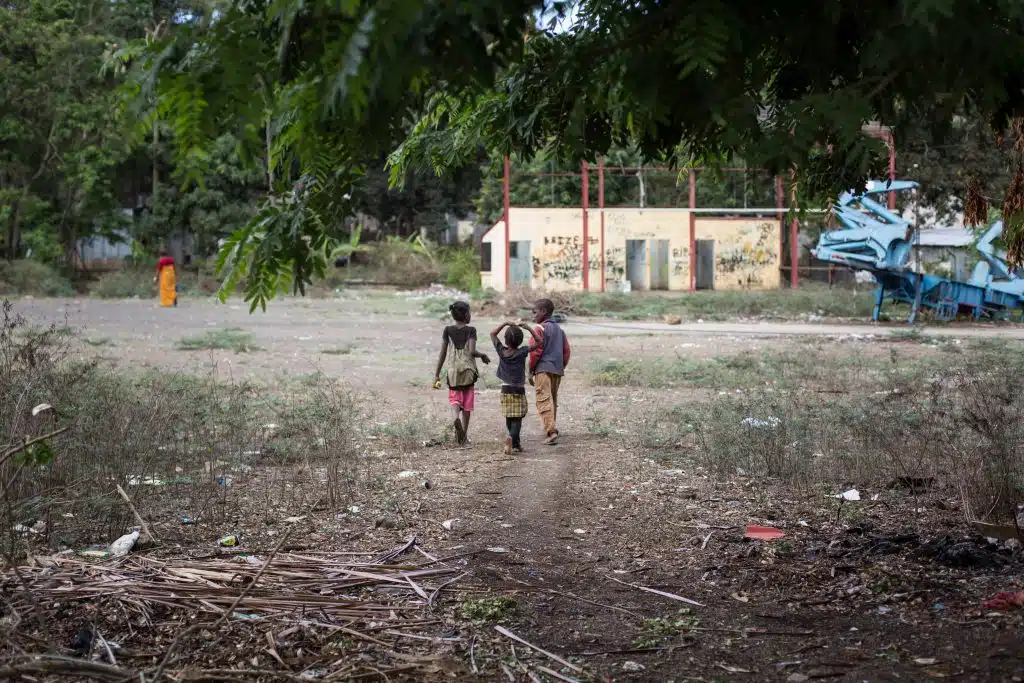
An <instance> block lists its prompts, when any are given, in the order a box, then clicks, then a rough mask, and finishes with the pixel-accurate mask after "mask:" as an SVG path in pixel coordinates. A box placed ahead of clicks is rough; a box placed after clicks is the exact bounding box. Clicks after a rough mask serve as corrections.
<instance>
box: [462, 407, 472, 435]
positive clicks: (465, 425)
mask: <svg viewBox="0 0 1024 683" xmlns="http://www.w3.org/2000/svg"><path fill="white" fill-rule="evenodd" d="M472 415H473V413H471V412H469V411H468V410H463V411H462V431H463V432H464V433H465V435H466V438H467V439H468V438H469V418H470V416H472Z"/></svg>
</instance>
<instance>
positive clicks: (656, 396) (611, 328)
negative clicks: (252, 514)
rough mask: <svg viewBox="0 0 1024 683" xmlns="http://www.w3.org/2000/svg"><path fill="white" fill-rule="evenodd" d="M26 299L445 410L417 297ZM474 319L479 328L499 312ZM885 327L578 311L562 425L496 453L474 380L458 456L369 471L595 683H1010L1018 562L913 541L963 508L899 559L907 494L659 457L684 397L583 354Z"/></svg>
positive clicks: (455, 652)
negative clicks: (654, 435) (964, 559)
mask: <svg viewBox="0 0 1024 683" xmlns="http://www.w3.org/2000/svg"><path fill="white" fill-rule="evenodd" d="M18 306H19V308H20V309H21V310H23V311H25V312H26V313H27V314H29V315H30V316H32V317H33V318H34V319H35V320H37V321H39V322H44V321H52V322H56V323H58V324H64V322H65V321H66V322H67V324H69V325H70V326H72V327H73V328H75V329H76V330H77V334H78V335H79V337H81V338H83V339H88V340H89V343H88V344H83V345H82V348H81V353H83V354H91V355H93V356H100V357H102V358H105V359H108V360H109V361H110V362H111V363H116V364H118V365H122V366H124V367H126V368H138V367H142V366H153V367H157V368H162V369H175V370H188V371H207V370H209V369H210V368H213V367H217V368H218V369H221V368H230V371H231V373H232V375H231V376H233V377H246V378H254V379H259V380H262V381H264V382H266V383H268V384H272V383H275V382H277V381H278V378H283V379H295V378H296V377H299V376H301V375H303V374H306V373H310V372H312V371H319V372H323V373H324V374H326V375H328V376H330V377H339V378H343V379H344V380H345V381H346V382H347V383H348V384H349V385H350V386H353V387H356V388H357V389H358V390H360V391H367V392H373V393H375V394H377V395H379V397H380V398H381V401H380V403H379V405H378V404H376V403H375V404H374V405H375V407H376V409H378V410H379V414H377V415H375V416H374V419H375V420H376V421H377V422H378V424H377V425H376V426H380V427H381V428H382V429H383V428H384V427H385V426H387V425H391V426H395V425H402V424H403V421H406V422H408V421H410V420H411V419H412V418H416V419H419V420H422V421H423V423H422V424H426V425H428V427H432V428H436V427H438V426H440V425H442V424H443V423H444V421H445V417H444V416H445V415H446V406H445V405H444V403H445V402H444V398H443V394H442V392H433V391H431V390H430V389H429V379H430V373H431V371H432V370H431V366H432V364H433V362H434V359H435V358H436V352H437V351H436V349H437V345H438V343H439V340H440V334H441V328H442V326H443V323H442V322H441V321H440V320H438V319H436V318H435V317H432V316H427V315H423V314H422V313H421V306H420V303H419V302H415V301H403V300H396V299H395V298H394V297H375V296H372V295H361V296H360V297H359V298H353V299H347V300H346V299H329V300H282V301H280V302H275V303H274V304H272V305H271V307H270V308H269V310H268V312H267V313H266V314H262V313H260V314H256V315H249V314H248V312H247V310H246V309H245V308H244V307H243V306H241V305H239V304H236V303H232V304H229V305H220V304H216V303H213V302H211V301H204V300H183V304H182V306H181V307H180V308H178V309H175V310H159V309H157V308H156V307H155V306H154V305H153V303H152V302H148V301H97V300H39V301H23V302H19V304H18ZM475 324H476V326H477V328H478V330H479V331H480V335H481V337H483V336H484V335H485V334H486V331H487V330H488V329H489V328H490V326H492V325H493V321H488V320H476V321H475ZM229 327H237V328H241V329H243V330H244V331H246V332H248V333H250V334H251V335H252V337H253V339H254V341H255V343H256V344H258V345H259V346H260V350H259V351H254V352H251V353H244V354H235V353H232V352H230V351H217V352H186V351H181V350H178V349H177V348H176V344H177V342H178V341H179V340H181V339H182V338H183V337H187V336H192V335H198V334H203V333H205V332H207V331H210V330H216V329H224V328H229ZM890 329H906V327H905V326H899V325H894V326H882V325H851V324H844V325H826V324H799V323H787V324H777V323H745V322H737V323H692V324H685V325H680V326H668V325H660V324H655V323H612V322H601V321H593V320H585V321H571V322H569V323H568V324H567V325H566V330H567V333H568V335H569V337H570V339H572V340H573V344H574V361H573V367H572V368H570V373H569V376H568V377H567V382H566V384H565V385H564V391H563V396H562V401H563V406H564V408H563V410H562V411H561V412H560V415H559V420H560V423H561V424H560V427H561V430H562V434H563V439H562V443H561V444H560V445H559V446H557V447H555V448H546V447H543V446H541V445H540V440H541V429H540V425H539V424H538V421H537V416H536V414H535V413H534V412H533V405H532V399H531V413H530V415H529V416H528V417H527V418H526V422H525V425H524V444H525V445H526V446H527V452H526V453H525V454H523V455H522V456H515V457H508V456H504V455H502V454H501V448H500V446H501V442H500V439H501V436H502V432H503V420H502V419H501V418H500V417H499V416H498V411H497V405H498V394H497V392H496V391H495V387H494V385H493V383H490V384H489V383H488V382H483V383H482V386H481V387H480V390H479V393H478V398H477V403H478V409H477V412H476V414H475V415H474V418H473V424H472V428H471V438H472V440H473V444H474V445H473V446H472V447H471V448H470V449H467V450H447V449H445V448H444V447H436V448H427V447H424V448H407V449H403V450H401V451H400V452H394V453H389V454H388V458H389V459H387V460H386V461H385V462H387V467H393V468H394V471H393V472H392V471H388V472H385V473H383V474H381V478H382V481H383V480H386V481H388V482H391V483H392V484H394V482H398V481H401V482H405V483H404V484H400V485H401V486H407V487H408V489H406V490H404V491H403V495H405V497H399V496H397V495H394V496H392V494H393V491H387V492H385V495H387V496H392V500H390V501H389V504H391V505H392V508H391V509H394V507H395V506H398V507H400V509H401V512H402V515H401V516H402V520H401V521H400V523H396V526H394V527H388V529H387V530H386V533H388V534H393V535H394V537H395V538H396V539H400V538H404V537H407V536H408V535H409V534H411V533H415V534H417V536H418V537H419V538H421V539H422V541H423V543H424V546H425V547H429V548H434V549H438V550H439V551H444V552H446V553H450V554H451V555H453V556H455V555H459V554H460V553H465V554H466V555H467V556H468V557H469V558H470V559H467V561H466V564H465V570H466V571H467V572H468V573H469V577H468V578H467V583H471V585H472V587H473V591H475V592H472V593H467V594H466V595H509V596H514V598H515V600H516V604H517V606H516V608H515V609H514V610H513V611H511V612H510V613H509V614H508V615H505V617H503V623H505V624H507V625H508V627H509V628H511V629H512V630H513V631H515V632H516V633H518V634H519V635H521V636H522V637H523V638H525V639H527V640H529V641H530V642H532V643H535V644H537V645H539V646H540V647H543V648H545V649H547V650H549V651H551V652H555V653H557V654H559V655H560V656H563V657H568V656H574V657H576V658H577V660H576V661H579V662H581V663H582V666H583V667H584V668H585V669H586V671H587V672H588V673H593V674H595V675H596V676H598V677H600V678H604V679H605V680H607V679H609V678H614V680H618V681H622V680H636V681H670V680H674V681H682V680H702V681H712V680H718V681H733V680H740V681H759V680H774V681H794V682H795V681H806V680H810V679H825V680H837V681H849V682H851V683H853V682H855V681H856V682H859V681H865V680H869V681H889V680H892V681H896V680H904V681H905V680H926V679H931V678H951V679H954V680H961V681H988V680H1019V678H1017V679H1015V678H1013V677H1014V676H1020V672H1021V671H1024V645H1022V644H1021V642H1020V638H1019V635H1018V633H1019V631H1018V628H1019V626H1020V623H1019V621H1020V620H1019V619H1017V618H1016V617H999V618H993V617H990V616H988V615H986V614H984V613H983V612H982V610H981V609H980V603H981V600H982V599H983V598H984V597H987V596H990V595H991V594H992V593H993V592H996V591H998V590H1007V589H1014V588H1018V587H1020V578H1019V577H1020V573H1019V566H1018V565H1014V564H1006V565H1003V564H999V565H998V566H996V567H995V568H994V569H986V570H984V571H982V570H978V569H977V568H972V567H968V568H964V567H956V566H945V565H939V564H937V563H936V561H935V560H934V559H933V558H932V556H931V555H928V554H927V552H926V551H927V541H929V540H930V539H931V538H933V537H935V536H937V535H940V534H942V533H956V534H959V535H960V536H963V534H962V533H961V530H962V525H963V521H962V514H961V513H960V512H959V511H958V510H956V509H954V508H952V507H944V508H941V509H940V510H939V511H937V512H936V511H930V512H929V515H932V516H930V517H928V519H929V520H930V521H929V522H928V524H929V526H927V527H925V528H921V529H918V530H917V532H918V533H920V537H916V536H915V539H914V540H907V541H905V542H902V544H900V545H899V547H896V548H895V549H893V548H892V546H893V545H894V543H895V542H894V541H892V540H889V539H892V538H897V537H898V536H899V534H901V533H902V532H903V531H904V530H905V529H904V527H905V526H906V525H907V524H914V523H915V521H914V520H915V519H917V517H916V514H917V511H916V508H914V507H912V504H913V501H908V500H904V499H902V498H898V497H897V496H896V495H895V494H891V493H889V492H886V491H884V490H881V489H880V492H881V495H883V496H885V497H886V500H885V502H884V504H882V503H880V504H878V505H875V504H873V503H871V504H866V505H864V506H862V509H858V511H857V515H858V516H857V518H856V521H855V520H854V518H853V517H852V516H851V517H850V518H849V519H840V518H839V517H838V516H837V515H836V509H835V505H834V504H833V503H834V502H835V501H832V500H831V499H829V498H826V497H823V496H821V495H818V494H817V493H815V495H813V496H811V495H804V496H797V495H793V494H792V492H790V491H787V490H785V489H784V488H783V487H781V486H780V484H779V482H776V481H771V480H767V479H765V480H760V479H758V480H755V479H753V478H748V477H745V476H741V475H740V474H737V476H736V477H721V476H712V475H711V474H710V473H709V472H706V471H703V470H702V469H701V468H700V466H698V464H696V463H695V462H693V461H692V460H688V459H687V457H686V450H685V449H684V448H677V447H676V446H670V447H669V448H670V449H676V450H672V451H671V452H669V453H668V454H667V455H665V456H664V459H663V460H656V459H655V457H654V456H653V455H652V454H651V452H650V451H649V450H646V449H644V448H642V447H641V446H640V445H639V440H638V438H637V433H638V432H640V431H641V430H642V429H643V428H644V426H643V424H642V422H641V421H642V420H644V419H646V416H647V414H648V412H649V409H647V406H650V405H652V404H654V403H657V402H664V403H668V402H670V401H672V402H674V403H680V402H685V401H686V400H688V397H687V395H686V394H685V393H682V394H681V393H679V392H675V391H674V390H664V391H661V393H645V392H640V391H631V390H628V389H618V388H607V387H592V386H587V385H586V384H585V379H584V377H585V375H586V370H587V368H588V367H589V364H590V363H592V362H593V361H595V360H598V359H608V358H637V359H658V358H675V357H678V356H681V355H685V356H686V357H694V358H709V357H716V356H720V355H728V354H736V353H740V352H743V351H752V350H758V349H785V348H787V347H789V348H792V337H795V336H798V335H804V336H806V335H821V336H828V337H844V336H848V337H854V338H856V337H857V336H858V335H859V336H861V337H863V336H864V335H868V334H874V335H876V337H881V338H883V339H884V338H885V337H886V336H888V334H889V330H890ZM924 333H925V334H936V335H944V336H963V337H979V336H1007V337H1012V338H1024V328H1020V327H1016V326H970V327H960V326H949V327H941V328H929V329H926V330H924ZM913 346H914V347H918V346H922V345H913ZM874 347H879V344H871V343H866V342H865V343H861V342H858V343H857V348H852V349H840V351H839V352H840V353H846V354H848V355H856V354H858V353H866V352H870V351H871V349H872V348H874ZM880 348H881V347H880ZM875 351H876V352H877V351H878V349H875ZM881 352H887V350H886V349H884V348H882V349H881ZM488 372H491V373H493V366H492V369H491V370H489V371H488ZM487 379H489V380H491V379H493V378H492V377H490V376H488V377H487ZM624 405H625V406H629V411H630V412H629V413H628V415H629V418H630V419H633V420H635V421H636V423H635V424H632V425H628V426H629V427H630V428H631V430H632V431H631V433H630V434H622V435H620V434H619V433H618V432H617V431H616V430H607V429H606V430H599V429H595V428H592V427H591V426H590V425H589V424H588V420H589V419H591V418H593V417H597V418H606V417H607V416H609V415H615V414H618V411H622V410H625V409H624V408H623V406H624ZM624 416H625V415H624ZM422 424H417V425H414V426H415V427H416V428H417V429H421V428H423V426H422ZM377 443H380V442H377ZM402 470H415V471H417V472H421V473H423V475H424V476H425V477H426V478H427V479H429V481H430V482H431V484H432V485H431V487H430V488H429V489H423V488H418V487H417V486H415V485H410V483H409V482H410V480H408V479H401V480H399V479H397V475H398V474H399V472H401V471H402ZM361 495H364V496H365V501H364V502H361V504H363V505H364V506H365V508H366V509H367V516H368V515H369V514H370V512H369V511H370V509H371V508H376V509H374V511H373V512H372V514H374V515H377V514H383V512H384V510H385V509H386V508H387V506H386V505H384V504H383V503H379V501H376V500H375V498H374V496H377V495H378V493H377V492H375V491H371V490H367V491H365V492H361ZM396 501H398V502H396ZM299 512H300V511H295V512H294V514H299ZM283 514H284V513H283ZM287 514H292V512H291V511H289V512H288V513H287ZM329 519H331V520H333V519H334V517H333V514H331V515H330V518H329ZM359 519H360V523H362V521H363V519H362V518H361V517H360V518H359ZM449 519H454V520H457V521H456V522H455V524H454V526H453V529H452V530H447V529H445V528H443V527H442V525H441V524H440V523H439V522H441V521H443V520H449ZM800 522H803V524H801V523H800ZM747 524H767V525H776V526H778V527H780V528H782V529H783V530H784V531H785V533H786V538H785V542H784V543H778V544H768V543H758V542H750V541H748V540H745V539H744V538H743V532H742V529H743V527H744V526H745V525H747ZM950 530H952V531H950ZM886 543H887V544H888V546H886V545H885V544H886ZM881 547H885V548H887V550H886V551H885V552H882V551H880V550H879V548H881ZM890 551H891V552H890ZM979 552H980V551H979ZM986 552H987V551H986ZM620 582H621V583H620ZM637 586H643V587H648V588H652V589H655V590H660V591H664V592H667V593H671V594H674V595H677V596H682V597H685V598H687V599H689V600H693V601H696V602H699V603H700V606H697V605H691V604H688V603H684V602H680V601H678V600H674V599H672V598H671V597H665V596H663V595H656V594H652V593H650V592H645V591H643V590H641V589H639V588H637ZM459 599H461V598H460V597H456V596H453V595H448V594H446V595H445V598H444V602H445V604H446V605H448V606H451V605H452V604H453V603H454V602H455V601H456V600H459ZM459 628H466V629H476V630H468V631H467V632H466V633H462V634H460V635H463V636H465V641H468V640H469V639H470V638H471V637H473V636H475V635H480V637H481V638H483V637H484V635H485V634H490V637H492V638H493V637H494V631H493V624H482V625H478V626H472V627H470V626H465V625H464V624H460V626H459ZM507 645H508V643H505V642H503V641H502V648H503V649H502V650H501V652H500V653H499V654H491V655H485V654H483V653H481V654H478V656H479V657H480V661H479V663H480V665H481V667H482V673H481V675H480V676H479V677H475V678H479V679H481V680H487V681H498V680H507V679H506V677H505V674H504V673H503V672H502V671H501V669H500V668H499V665H500V663H501V661H502V660H501V658H504V659H506V660H508V659H510V658H511V657H512V654H511V651H510V650H508V649H505V648H506V647H507ZM597 653H605V654H597ZM450 654H451V656H452V657H453V658H454V659H457V660H459V661H460V662H466V661H467V660H468V659H469V655H468V651H467V649H466V647H465V646H459V647H455V646H453V649H452V651H451V652H450ZM524 654H525V653H524V652H523V651H522V649H520V650H519V656H524ZM546 663H547V664H549V665H550V664H551V663H550V662H546ZM554 668H556V669H557V668H560V667H558V666H554ZM564 673H572V672H569V671H566V672H564ZM574 675H575V674H574ZM600 678H599V679H600ZM520 680H525V678H520ZM549 680H551V679H549Z"/></svg>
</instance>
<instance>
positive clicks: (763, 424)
mask: <svg viewBox="0 0 1024 683" xmlns="http://www.w3.org/2000/svg"><path fill="white" fill-rule="evenodd" d="M743 424H744V426H747V427H753V428H754V429H774V428H775V427H778V426H779V425H780V424H782V420H780V419H779V418H777V417H768V418H765V419H764V420H759V419H757V418H756V417H745V418H743Z"/></svg>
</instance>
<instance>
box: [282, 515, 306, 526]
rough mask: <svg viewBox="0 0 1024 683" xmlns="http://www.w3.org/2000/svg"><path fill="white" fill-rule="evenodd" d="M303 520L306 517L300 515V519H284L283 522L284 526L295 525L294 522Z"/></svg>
mask: <svg viewBox="0 0 1024 683" xmlns="http://www.w3.org/2000/svg"><path fill="white" fill-rule="evenodd" d="M305 518H306V515H302V516H301V517H285V518H284V521H285V523H286V524H295V523H296V522H301V521H302V520H304V519H305Z"/></svg>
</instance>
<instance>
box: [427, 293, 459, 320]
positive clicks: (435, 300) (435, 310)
mask: <svg viewBox="0 0 1024 683" xmlns="http://www.w3.org/2000/svg"><path fill="white" fill-rule="evenodd" d="M451 304H452V302H451V301H449V300H448V299H442V298H441V297H430V298H429V299H424V300H423V312H424V313H426V314H427V315H437V316H442V315H448V307H449V306H451Z"/></svg>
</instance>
